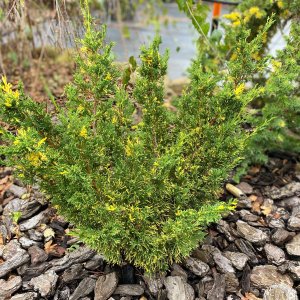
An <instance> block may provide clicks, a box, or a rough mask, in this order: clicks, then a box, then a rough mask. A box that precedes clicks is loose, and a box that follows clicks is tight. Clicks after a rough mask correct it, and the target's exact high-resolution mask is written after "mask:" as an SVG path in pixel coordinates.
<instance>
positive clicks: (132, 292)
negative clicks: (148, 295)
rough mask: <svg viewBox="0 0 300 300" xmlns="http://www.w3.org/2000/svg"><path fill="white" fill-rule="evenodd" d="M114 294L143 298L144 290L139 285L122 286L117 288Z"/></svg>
mask: <svg viewBox="0 0 300 300" xmlns="http://www.w3.org/2000/svg"><path fill="white" fill-rule="evenodd" d="M114 294H116V295H122V296H141V295H143V294H144V289H143V288H142V286H140V285H139V284H120V285H118V286H117V288H116V290H115V291H114Z"/></svg>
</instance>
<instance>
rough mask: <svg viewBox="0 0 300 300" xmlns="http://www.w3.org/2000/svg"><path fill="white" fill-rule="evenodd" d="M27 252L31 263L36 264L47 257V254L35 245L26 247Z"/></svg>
mask: <svg viewBox="0 0 300 300" xmlns="http://www.w3.org/2000/svg"><path fill="white" fill-rule="evenodd" d="M28 253H29V255H30V258H31V264H32V265H37V264H39V263H42V262H44V261H46V260H47V259H48V254H47V253H46V252H45V251H44V250H43V249H41V248H39V247H37V246H32V247H30V248H29V249H28Z"/></svg>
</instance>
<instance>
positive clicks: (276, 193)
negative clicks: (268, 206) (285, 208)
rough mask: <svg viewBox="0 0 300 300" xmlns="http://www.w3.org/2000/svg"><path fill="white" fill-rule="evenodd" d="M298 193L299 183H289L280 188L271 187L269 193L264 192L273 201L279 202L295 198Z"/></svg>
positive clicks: (299, 190) (299, 189)
mask: <svg viewBox="0 0 300 300" xmlns="http://www.w3.org/2000/svg"><path fill="white" fill-rule="evenodd" d="M299 192H300V182H291V183H288V184H287V185H285V186H283V187H282V188H276V187H272V188H271V189H270V190H269V191H267V192H266V194H267V195H269V196H270V198H272V199H273V200H279V199H283V198H288V197H292V196H295V195H296V196H297V193H299Z"/></svg>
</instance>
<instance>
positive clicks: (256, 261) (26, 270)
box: [0, 152, 300, 300]
mask: <svg viewBox="0 0 300 300" xmlns="http://www.w3.org/2000/svg"><path fill="white" fill-rule="evenodd" d="M298 161H299V157H297V155H294V154H287V153H278V152H277V153H271V154H270V159H269V162H268V164H266V165H265V166H261V167H260V166H254V167H252V168H250V170H249V172H248V174H247V175H246V176H245V177H244V178H243V180H242V182H241V183H240V184H239V185H238V186H237V187H238V188H239V189H240V190H241V191H242V192H243V193H242V195H241V196H239V197H240V201H239V204H238V209H237V211H236V212H234V213H231V214H230V215H228V216H226V217H224V218H223V219H222V220H221V221H220V222H219V223H218V224H213V225H212V226H210V227H209V228H208V230H207V233H208V234H207V238H206V239H205V241H204V242H203V243H202V245H201V246H200V247H199V248H198V249H196V250H195V251H194V252H193V253H192V254H191V256H190V257H189V258H187V259H186V260H185V261H184V262H182V263H181V264H173V265H172V266H171V267H170V270H169V271H168V272H166V273H165V274H162V275H161V276H157V277H153V278H148V277H146V276H144V274H143V272H142V270H138V269H135V268H134V267H133V266H131V265H130V264H126V263H124V264H123V265H122V266H111V265H109V264H107V263H106V262H105V258H104V257H102V256H101V255H100V254H96V253H95V252H94V251H92V250H90V249H89V248H87V247H86V246H85V245H83V244H82V243H80V242H79V241H78V240H77V239H74V238H72V237H71V236H70V235H68V232H69V231H70V229H72V225H70V224H69V223H68V222H66V221H65V220H64V219H63V218H61V217H60V216H58V215H56V211H55V209H54V208H53V207H51V205H49V203H48V202H47V201H46V200H45V199H44V197H43V196H42V194H41V193H39V191H38V190H37V188H35V187H30V188H29V187H24V186H22V183H21V182H20V181H19V180H17V179H14V178H13V176H12V171H11V170H10V169H7V168H2V169H1V170H0V196H1V206H0V209H1V222H0V278H1V279H0V299H12V300H16V299H20V300H21V299H22V300H24V299H25V300H26V299H28V300H30V299H56V300H58V299H65V300H67V299H70V300H76V299H84V300H88V299H97V300H106V299H110V300H113V299H114V300H120V299H122V300H130V299H132V300H135V299H139V300H146V299H148V300H150V299H159V300H164V299H170V300H194V299H198V300H203V299H209V300H218V299H220V300H221V299H228V300H229V299H230V300H234V299H244V300H254V299H267V300H270V299H274V300H275V299H291V300H293V299H295V300H296V299H298V296H297V293H299V294H300V205H299V204H300V168H299V166H300V165H299V163H298ZM229 197H232V195H230V193H228V192H224V195H223V198H224V199H228V198H229ZM19 212H21V214H20V213H19Z"/></svg>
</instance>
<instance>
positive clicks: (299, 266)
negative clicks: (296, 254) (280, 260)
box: [287, 261, 300, 281]
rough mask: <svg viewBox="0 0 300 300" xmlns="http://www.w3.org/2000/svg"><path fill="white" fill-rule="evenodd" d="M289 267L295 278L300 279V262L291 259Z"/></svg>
mask: <svg viewBox="0 0 300 300" xmlns="http://www.w3.org/2000/svg"><path fill="white" fill-rule="evenodd" d="M287 269H288V271H289V273H290V275H291V277H292V279H293V280H295V281H299V280H300V263H299V262H294V261H291V262H289V263H288V264H287Z"/></svg>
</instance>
